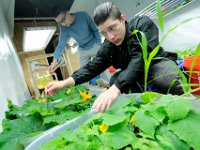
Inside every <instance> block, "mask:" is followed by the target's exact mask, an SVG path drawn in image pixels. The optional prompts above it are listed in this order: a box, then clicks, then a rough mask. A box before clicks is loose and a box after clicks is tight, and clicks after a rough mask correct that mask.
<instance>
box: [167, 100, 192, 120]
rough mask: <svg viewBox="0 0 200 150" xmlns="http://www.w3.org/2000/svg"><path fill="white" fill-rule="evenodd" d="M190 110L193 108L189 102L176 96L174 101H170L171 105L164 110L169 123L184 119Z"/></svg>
mask: <svg viewBox="0 0 200 150" xmlns="http://www.w3.org/2000/svg"><path fill="white" fill-rule="evenodd" d="M192 109H194V108H193V106H192V103H191V101H189V100H188V99H187V98H184V97H178V96H176V100H174V101H171V103H170V104H169V105H168V106H167V107H166V108H165V110H166V112H167V114H168V117H169V119H170V120H171V121H174V120H178V119H184V118H185V117H187V115H188V113H189V112H190V111H191V110H192Z"/></svg>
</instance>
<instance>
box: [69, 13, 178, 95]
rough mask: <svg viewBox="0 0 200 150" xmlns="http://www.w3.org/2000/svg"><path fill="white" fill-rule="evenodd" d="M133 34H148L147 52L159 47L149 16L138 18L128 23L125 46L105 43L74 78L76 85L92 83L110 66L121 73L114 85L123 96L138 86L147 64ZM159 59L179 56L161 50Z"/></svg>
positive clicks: (154, 26) (173, 58)
mask: <svg viewBox="0 0 200 150" xmlns="http://www.w3.org/2000/svg"><path fill="white" fill-rule="evenodd" d="M134 30H139V31H142V32H144V33H145V35H146V38H147V42H148V52H151V51H152V50H153V49H154V48H155V47H156V46H157V45H158V44H159V36H158V34H159V33H158V28H157V27H156V25H155V24H154V23H153V22H152V20H151V19H150V18H148V17H147V16H142V17H135V18H133V19H132V20H131V22H130V23H127V22H126V34H125V38H124V41H123V42H122V44H121V45H120V46H116V45H114V44H112V43H110V42H109V41H107V40H105V41H104V43H103V46H102V47H101V48H100V50H99V51H98V53H97V55H96V57H95V58H94V59H93V61H92V62H90V63H88V64H87V65H86V66H84V67H82V68H81V69H79V70H78V71H76V72H75V73H74V74H73V75H72V77H73V79H74V80H75V84H76V85H77V84H81V83H83V82H86V81H89V80H90V79H92V78H93V77H95V76H96V75H98V74H100V73H101V72H103V71H104V70H105V69H107V68H108V67H109V66H111V65H112V66H113V67H115V68H116V69H121V70H122V72H121V73H120V75H119V76H118V78H117V79H116V80H115V82H114V84H115V85H116V86H117V87H118V88H119V89H120V91H121V92H123V89H124V88H125V87H127V86H128V87H129V86H131V84H133V83H135V80H136V77H137V76H138V75H139V73H140V75H141V72H144V61H143V55H142V49H141V46H140V44H139V41H138V40H137V38H136V36H135V35H132V32H133V31H134ZM156 57H165V58H169V59H171V60H176V58H177V55H176V54H175V53H169V52H166V51H164V50H163V48H162V47H161V48H160V50H159V52H158V53H157V55H156ZM157 61H159V60H157Z"/></svg>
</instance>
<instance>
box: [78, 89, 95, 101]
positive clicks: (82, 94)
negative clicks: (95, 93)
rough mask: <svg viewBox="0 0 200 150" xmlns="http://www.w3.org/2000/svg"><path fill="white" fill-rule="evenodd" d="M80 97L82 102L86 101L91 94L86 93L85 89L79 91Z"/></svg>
mask: <svg viewBox="0 0 200 150" xmlns="http://www.w3.org/2000/svg"><path fill="white" fill-rule="evenodd" d="M79 93H80V95H81V98H82V102H86V101H87V100H89V99H91V98H92V94H91V93H87V92H86V91H83V92H81V91H79Z"/></svg>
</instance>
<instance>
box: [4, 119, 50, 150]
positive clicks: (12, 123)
mask: <svg viewBox="0 0 200 150" xmlns="http://www.w3.org/2000/svg"><path fill="white" fill-rule="evenodd" d="M3 126H4V127H5V129H4V131H3V132H2V133H1V134H0V149H1V150H23V149H24V147H23V143H24V142H25V141H27V140H28V139H29V138H30V137H32V135H35V133H37V134H39V133H40V132H42V131H44V130H46V129H47V127H46V126H43V125H42V119H41V118H40V117H37V116H26V117H22V118H19V119H15V120H4V121H3Z"/></svg>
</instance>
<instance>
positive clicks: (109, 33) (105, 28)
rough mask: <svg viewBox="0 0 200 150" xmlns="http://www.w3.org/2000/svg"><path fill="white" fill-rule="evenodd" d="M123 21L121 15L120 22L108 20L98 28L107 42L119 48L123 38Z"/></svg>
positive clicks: (123, 16) (124, 30) (123, 18)
mask: <svg viewBox="0 0 200 150" xmlns="http://www.w3.org/2000/svg"><path fill="white" fill-rule="evenodd" d="M125 20H126V17H125V15H123V14H122V15H121V18H120V20H119V19H112V18H109V19H107V20H106V21H105V22H104V23H102V24H101V25H99V26H98V28H99V30H100V31H101V33H102V34H103V35H104V37H105V38H106V39H107V40H108V41H110V42H111V43H113V44H115V45H117V46H119V45H121V44H122V42H123V40H124V37H125V32H126V27H125Z"/></svg>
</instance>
